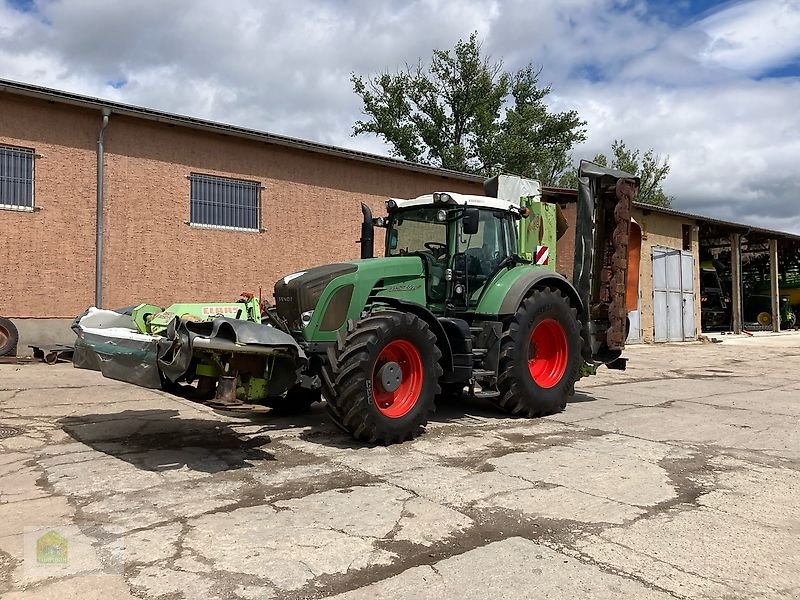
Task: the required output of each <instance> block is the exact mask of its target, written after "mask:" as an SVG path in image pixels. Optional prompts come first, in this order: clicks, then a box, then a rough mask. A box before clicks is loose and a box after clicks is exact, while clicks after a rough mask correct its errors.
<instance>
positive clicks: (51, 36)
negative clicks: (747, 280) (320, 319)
mask: <svg viewBox="0 0 800 600" xmlns="http://www.w3.org/2000/svg"><path fill="white" fill-rule="evenodd" d="M799 4H800V0H757V1H756V0H753V1H748V2H734V3H729V4H727V5H724V6H723V7H722V8H721V9H719V10H717V11H716V12H714V13H712V14H709V15H707V16H705V17H704V18H702V19H700V20H699V21H696V22H693V23H689V24H686V25H683V26H677V25H674V24H673V22H672V21H670V22H667V21H665V20H663V19H660V18H659V17H658V16H657V15H655V14H653V12H652V11H650V10H649V5H648V3H647V2H645V0H564V1H560V2H558V3H555V2H550V1H549V0H493V1H492V2H486V1H483V0H458V1H456V0H449V1H448V0H409V1H404V0H388V1H387V2H373V1H370V0H338V1H337V2H329V1H326V0H305V1H303V2H295V3H291V4H290V3H286V2H281V1H279V0H271V1H258V0H238V1H231V2H226V3H220V2H216V1H214V0H195V1H194V2H193V3H192V4H191V10H188V9H187V5H186V3H185V2H182V1H180V0H161V1H156V0H151V1H142V2H136V3H131V2H125V1H123V0H105V1H101V0H69V2H66V1H63V2H62V1H60V0H40V1H39V2H38V3H37V7H38V10H37V11H33V12H28V13H21V12H19V11H17V10H14V9H12V8H10V5H9V4H8V3H7V2H4V1H3V0H0V78H6V79H14V80H20V81H26V82H31V83H36V84H40V85H45V86H52V87H56V88H59V89H67V90H70V91H75V92H79V93H85V94H90V95H99V96H103V97H107V98H110V99H115V100H120V101H124V102H129V103H132V104H140V105H144V106H149V107H154V108H159V109H162V110H168V111H173V112H178V113H183V114H189V115H193V116H198V117H203V118H209V119H213V120H218V121H223V122H228V123H235V124H240V125H244V126H247V127H252V128H256V129H263V130H267V131H271V132H274V133H281V134H285V135H292V136H296V137H302V138H308V139H313V140H318V141H322V142H327V143H331V144H336V145H342V146H346V147H351V148H358V149H363V150H366V151H372V152H380V153H386V152H387V151H388V149H387V147H386V146H385V144H383V143H382V142H381V141H380V140H379V139H377V138H369V137H359V138H352V137H351V136H350V132H351V128H352V123H353V122H354V121H355V120H356V119H357V118H358V117H359V112H360V103H359V100H358V98H357V97H356V96H355V95H354V94H353V92H352V87H351V84H350V81H349V77H350V73H351V72H356V73H362V74H369V73H376V72H378V71H381V70H384V69H388V70H394V69H396V68H397V67H399V66H401V65H402V64H404V63H405V62H414V61H416V59H417V58H419V57H423V58H427V57H429V56H430V52H431V50H432V49H433V48H449V47H452V45H453V44H454V42H455V41H456V40H457V39H459V38H466V37H467V36H468V35H469V34H470V32H471V31H473V30H477V31H478V32H479V35H480V37H481V38H482V39H483V40H484V48H485V50H486V51H487V52H488V53H490V54H491V55H492V56H493V57H495V58H503V59H504V62H505V64H506V66H507V67H508V68H511V69H515V68H519V67H521V66H523V65H525V64H527V63H528V62H533V63H535V64H542V65H543V67H544V70H543V74H542V78H543V82H545V83H552V84H553V86H554V93H553V95H552V103H553V106H554V107H556V108H558V109H562V110H563V109H571V108H577V109H578V110H579V112H580V113H581V115H582V116H583V118H585V119H586V120H587V121H588V122H589V139H588V141H587V143H586V144H584V145H583V146H582V147H581V148H578V149H576V151H575V153H574V155H575V157H576V158H578V157H580V156H592V155H593V154H594V153H595V152H596V151H601V150H603V151H608V149H609V148H610V145H611V142H612V141H613V140H614V139H615V138H621V139H624V140H626V141H627V142H628V144H629V145H633V146H639V147H641V148H649V147H653V148H655V149H656V151H657V152H660V153H662V154H668V155H669V156H670V160H671V163H672V172H671V174H670V176H669V178H668V179H667V186H666V187H667V190H668V192H670V193H672V194H674V195H675V196H676V198H677V200H676V206H679V207H681V208H684V209H687V210H696V211H705V212H708V213H710V214H713V215H717V216H721V217H727V218H734V219H739V220H748V221H751V222H756V223H757V224H760V225H768V226H772V227H777V228H786V229H791V230H794V231H798V232H800V217H798V213H800V210H798V208H797V207H798V202H797V199H798V198H800V181H798V178H797V176H795V175H793V171H792V163H793V161H794V159H795V157H796V156H798V150H800V147H798V142H797V140H800V116H798V115H797V114H796V112H797V111H796V107H795V105H796V103H797V102H796V98H798V97H800V95H798V93H799V92H800V89H798V86H800V80H798V79H797V78H781V79H769V78H767V79H760V80H758V77H759V76H761V75H762V74H763V73H764V72H765V71H766V70H770V69H775V68H780V67H781V66H783V65H785V64H786V63H788V62H791V61H796V60H797V59H798V58H800V36H798V35H796V34H795V32H796V31H800V6H798V5H799ZM111 82H116V83H119V82H124V85H123V86H122V87H120V88H119V89H115V87H113V86H112V85H111V84H110V83H111Z"/></svg>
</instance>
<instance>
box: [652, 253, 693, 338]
mask: <svg viewBox="0 0 800 600" xmlns="http://www.w3.org/2000/svg"><path fill="white" fill-rule="evenodd" d="M653 325H654V334H655V341H656V342H681V341H684V340H692V339H694V337H695V322H694V257H693V256H692V253H691V252H682V251H680V250H672V249H670V248H653Z"/></svg>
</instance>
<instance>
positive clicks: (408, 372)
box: [372, 340, 423, 419]
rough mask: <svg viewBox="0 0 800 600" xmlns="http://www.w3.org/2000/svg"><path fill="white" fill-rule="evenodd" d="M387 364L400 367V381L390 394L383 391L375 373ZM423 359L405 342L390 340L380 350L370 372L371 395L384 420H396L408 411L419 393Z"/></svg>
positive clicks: (420, 390)
mask: <svg viewBox="0 0 800 600" xmlns="http://www.w3.org/2000/svg"><path fill="white" fill-rule="evenodd" d="M387 362H394V363H397V364H398V365H400V371H401V372H402V381H401V382H400V386H399V387H398V388H397V389H396V390H395V391H393V392H388V391H386V390H385V389H383V386H382V384H381V381H380V378H379V377H378V371H379V370H380V368H381V367H382V366H383V365H384V364H386V363H387ZM422 380H423V370H422V357H421V356H420V354H419V350H417V347H416V346H414V344H412V343H411V342H409V341H407V340H392V341H391V342H389V343H388V344H386V346H384V347H383V350H381V353H380V354H379V355H378V360H376V361H375V367H374V368H373V370H372V396H373V398H374V399H375V406H377V407H378V410H379V411H381V413H383V414H384V415H386V416H387V417H391V418H392V419H397V418H399V417H402V416H403V415H405V414H406V413H407V412H408V411H410V410H411V409H412V408H413V407H414V405H415V404H416V403H417V400H418V399H419V395H420V393H421V392H422Z"/></svg>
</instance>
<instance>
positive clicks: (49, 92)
mask: <svg viewBox="0 0 800 600" xmlns="http://www.w3.org/2000/svg"><path fill="white" fill-rule="evenodd" d="M0 92H6V93H8V94H15V95H18V96H28V97H32V98H38V99H40V100H46V101H48V102H58V103H61V104H70V105H73V106H79V107H81V108H86V109H90V110H97V111H98V112H99V111H102V110H103V109H107V110H110V111H111V114H112V115H113V114H118V115H124V116H128V117H136V118H139V119H147V120H150V121H158V122H160V123H167V124H169V125H178V126H182V127H188V128H190V129H197V130H200V131H207V132H211V133H218V134H221V135H228V136H233V137H238V138H244V139H249V140H254V141H259V142H266V143H269V144H276V145H278V146H285V147H287V148H294V149H296V150H305V151H307V152H316V153H320V154H327V155H329V156H336V157H339V158H346V159H350V160H358V161H362V162H367V163H372V164H376V165H382V166H386V167H392V168H395V169H404V170H407V171H416V172H418V173H425V174H427V175H436V176H439V177H449V178H450V179H458V180H461V181H469V182H471V183H483V181H484V177H481V176H479V175H472V174H469V173H462V172H460V171H452V170H450V169H440V168H436V167H430V166H428V165H421V164H417V163H412V162H408V161H405V160H401V159H399V158H390V157H387V156H380V155H379V154H370V153H369V152H361V151H359V150H349V149H346V148H339V147H337V146H331V145H328V144H322V143H319V142H311V141H309V140H302V139H299V138H293V137H289V136H284V135H277V134H274V133H267V132H265V131H259V130H257V129H248V128H246V127H239V126H236V125H228V124H226V123H219V122H215V121H207V120H205V119H198V118H195V117H188V116H185V115H178V114H174V113H168V112H164V111H160V110H155V109H152V108H144V107H141V106H134V105H132V104H123V103H121V102H114V101H111V100H103V99H101V98H93V97H91V96H83V95H81V94H73V93H71V92H64V91H60V90H55V89H51V88H45V87H41V86H38V85H32V84H29V83H20V82H18V81H9V80H7V79H0Z"/></svg>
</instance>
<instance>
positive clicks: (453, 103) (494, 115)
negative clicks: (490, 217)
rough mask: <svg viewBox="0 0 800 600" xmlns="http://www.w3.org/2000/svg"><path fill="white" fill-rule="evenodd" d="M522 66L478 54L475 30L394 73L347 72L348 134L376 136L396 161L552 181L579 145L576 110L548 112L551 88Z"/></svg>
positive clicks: (580, 127) (580, 128) (581, 138)
mask: <svg viewBox="0 0 800 600" xmlns="http://www.w3.org/2000/svg"><path fill="white" fill-rule="evenodd" d="M540 73H541V70H540V69H536V68H534V67H533V65H531V64H529V65H528V66H526V67H525V68H523V69H520V70H519V71H516V72H513V73H511V72H507V71H505V70H504V69H503V63H502V61H498V62H492V61H491V60H490V58H489V57H486V56H484V55H483V54H482V51H481V44H480V42H479V41H478V38H477V33H473V34H472V35H470V37H469V39H468V40H466V41H464V40H459V41H458V43H456V45H455V48H454V49H452V50H434V51H433V56H432V58H431V61H430V64H423V62H422V61H420V62H418V63H417V64H416V65H415V66H410V65H406V67H405V68H404V69H402V70H400V71H398V72H396V73H389V72H383V73H381V74H378V75H375V76H370V77H368V78H366V79H365V78H364V77H362V76H360V75H356V74H353V75H352V76H351V80H352V83H353V89H354V91H355V93H356V94H358V95H359V96H360V97H361V100H362V102H363V114H364V115H365V117H366V118H365V119H364V120H359V121H356V123H355V125H354V126H353V135H361V134H376V135H378V136H380V137H381V138H383V139H384V140H385V141H386V142H387V143H389V144H390V145H391V151H392V153H393V154H394V155H395V156H398V157H401V158H403V159H405V160H408V161H412V162H417V163H422V164H429V165H432V166H436V167H442V168H445V169H452V170H455V171H463V172H467V173H475V174H479V175H483V176H490V175H493V174H496V173H498V172H501V171H506V172H511V173H516V174H518V175H522V176H526V177H532V178H536V179H539V180H540V181H541V182H542V183H544V184H545V185H547V184H550V183H553V182H554V181H555V179H556V177H557V176H558V174H559V173H561V172H562V171H563V170H564V169H565V168H567V167H568V166H569V151H570V149H571V148H572V147H573V145H574V144H576V143H578V142H582V141H584V140H585V137H586V136H585V125H586V123H585V122H584V121H582V120H581V119H580V118H579V117H578V113H577V112H576V111H566V112H560V113H556V112H551V111H550V109H549V108H548V106H547V104H546V103H545V98H546V97H547V96H548V94H550V92H551V88H550V86H540V85H539V76H540Z"/></svg>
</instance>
